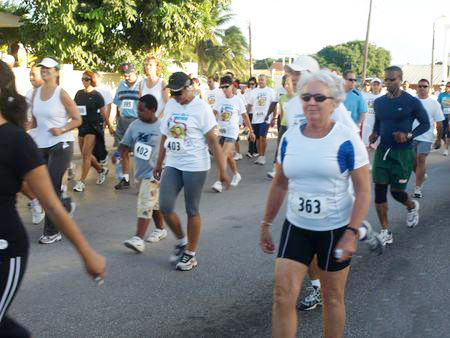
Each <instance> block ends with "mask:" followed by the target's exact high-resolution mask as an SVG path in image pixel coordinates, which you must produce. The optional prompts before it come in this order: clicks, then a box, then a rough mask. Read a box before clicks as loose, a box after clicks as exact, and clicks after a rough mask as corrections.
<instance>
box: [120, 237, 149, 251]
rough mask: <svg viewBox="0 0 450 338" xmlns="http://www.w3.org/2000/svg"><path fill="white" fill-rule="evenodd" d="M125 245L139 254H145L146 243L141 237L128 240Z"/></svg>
mask: <svg viewBox="0 0 450 338" xmlns="http://www.w3.org/2000/svg"><path fill="white" fill-rule="evenodd" d="M123 245H125V246H126V247H127V248H129V249H131V250H134V251H135V252H137V253H141V252H144V250H145V242H144V240H143V239H142V238H141V237H139V236H133V237H131V238H130V239H127V240H126V241H125V242H123Z"/></svg>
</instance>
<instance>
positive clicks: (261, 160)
mask: <svg viewBox="0 0 450 338" xmlns="http://www.w3.org/2000/svg"><path fill="white" fill-rule="evenodd" d="M255 164H260V165H265V164H266V157H265V156H258V158H257V159H256V161H255Z"/></svg>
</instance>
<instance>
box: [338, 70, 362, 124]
mask: <svg viewBox="0 0 450 338" xmlns="http://www.w3.org/2000/svg"><path fill="white" fill-rule="evenodd" d="M343 76H344V80H345V81H344V89H345V91H346V92H347V96H346V97H345V100H344V106H345V108H347V109H348V111H349V112H350V113H352V119H353V121H355V123H356V125H357V126H358V127H360V128H361V125H362V122H363V120H364V115H365V114H366V113H367V104H366V101H365V100H364V98H363V96H362V93H361V92H360V91H359V90H357V89H356V74H355V73H354V72H352V71H350V70H348V71H345V72H344V74H343Z"/></svg>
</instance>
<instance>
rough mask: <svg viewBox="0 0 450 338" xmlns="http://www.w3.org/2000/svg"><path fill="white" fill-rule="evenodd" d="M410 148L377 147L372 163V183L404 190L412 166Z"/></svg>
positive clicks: (413, 154)
mask: <svg viewBox="0 0 450 338" xmlns="http://www.w3.org/2000/svg"><path fill="white" fill-rule="evenodd" d="M414 159H415V153H414V150H412V149H391V148H388V149H382V148H380V147H378V148H377V150H376V152H375V157H374V160H373V165H372V177H373V181H374V183H378V184H389V185H390V186H391V188H394V189H400V190H405V189H406V185H407V184H408V180H409V176H411V172H412V171H413V167H414Z"/></svg>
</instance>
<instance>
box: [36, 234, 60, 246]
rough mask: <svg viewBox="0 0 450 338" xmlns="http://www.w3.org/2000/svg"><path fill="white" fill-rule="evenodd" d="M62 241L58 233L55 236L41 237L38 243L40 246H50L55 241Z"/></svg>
mask: <svg viewBox="0 0 450 338" xmlns="http://www.w3.org/2000/svg"><path fill="white" fill-rule="evenodd" d="M61 239H62V236H61V234H60V233H59V232H58V233H57V234H54V235H51V236H46V235H42V236H41V238H39V243H41V244H52V243H55V242H57V241H60V240H61Z"/></svg>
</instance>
